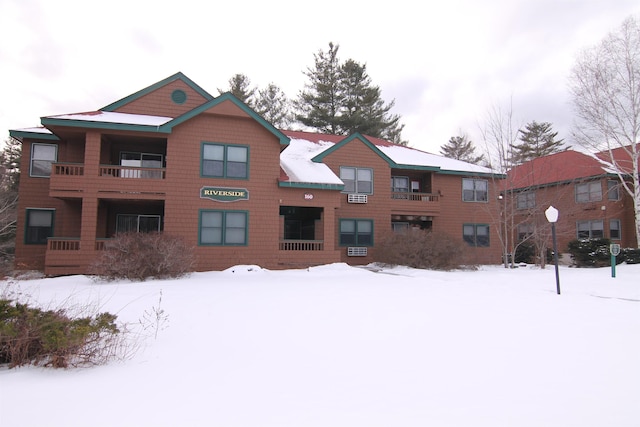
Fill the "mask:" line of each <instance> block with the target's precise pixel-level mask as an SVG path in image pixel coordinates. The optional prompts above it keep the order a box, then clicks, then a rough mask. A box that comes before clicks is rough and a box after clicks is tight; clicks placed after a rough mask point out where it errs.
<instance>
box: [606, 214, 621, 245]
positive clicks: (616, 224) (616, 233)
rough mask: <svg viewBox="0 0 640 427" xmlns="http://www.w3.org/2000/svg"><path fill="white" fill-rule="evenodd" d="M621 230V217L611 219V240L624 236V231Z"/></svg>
mask: <svg viewBox="0 0 640 427" xmlns="http://www.w3.org/2000/svg"><path fill="white" fill-rule="evenodd" d="M620 230H621V229H620V220H619V219H612V220H610V221H609V238H610V239H611V240H620V239H621V238H622V233H621V231H620Z"/></svg>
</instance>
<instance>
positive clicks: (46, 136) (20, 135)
mask: <svg viewBox="0 0 640 427" xmlns="http://www.w3.org/2000/svg"><path fill="white" fill-rule="evenodd" d="M9 136H11V137H12V138H15V139H19V140H22V139H24V138H27V139H39V140H46V141H60V138H58V137H57V136H55V135H54V134H52V133H42V132H31V131H28V130H10V131H9Z"/></svg>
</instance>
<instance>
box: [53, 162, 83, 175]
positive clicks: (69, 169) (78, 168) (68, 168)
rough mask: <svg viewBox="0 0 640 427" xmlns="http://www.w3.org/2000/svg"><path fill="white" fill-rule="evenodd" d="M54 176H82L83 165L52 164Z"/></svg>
mask: <svg viewBox="0 0 640 427" xmlns="http://www.w3.org/2000/svg"><path fill="white" fill-rule="evenodd" d="M53 174H54V175H70V176H83V175H84V165H83V164H80V163H54V164H53Z"/></svg>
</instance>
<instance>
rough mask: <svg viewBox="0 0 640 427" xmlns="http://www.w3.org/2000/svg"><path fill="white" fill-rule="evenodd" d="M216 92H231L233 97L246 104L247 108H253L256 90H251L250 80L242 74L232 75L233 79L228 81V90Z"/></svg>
mask: <svg viewBox="0 0 640 427" xmlns="http://www.w3.org/2000/svg"><path fill="white" fill-rule="evenodd" d="M218 92H220V93H221V94H222V93H224V92H231V94H232V95H233V96H235V97H236V98H238V99H239V100H240V101H242V102H244V103H245V104H247V105H248V106H249V107H252V108H253V106H254V96H255V94H256V89H255V88H251V80H250V79H249V77H247V76H246V75H244V74H240V73H239V74H234V75H233V77H231V78H230V79H229V89H228V90H224V89H218Z"/></svg>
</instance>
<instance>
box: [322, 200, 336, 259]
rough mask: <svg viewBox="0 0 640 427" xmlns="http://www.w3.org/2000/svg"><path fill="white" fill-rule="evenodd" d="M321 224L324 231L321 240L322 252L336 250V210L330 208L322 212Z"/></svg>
mask: <svg viewBox="0 0 640 427" xmlns="http://www.w3.org/2000/svg"><path fill="white" fill-rule="evenodd" d="M322 222H323V223H324V230H323V236H322V238H323V239H322V240H323V241H324V250H325V251H332V250H335V248H336V234H337V231H336V210H335V209H334V208H332V207H331V206H329V207H327V208H325V209H323V210H322Z"/></svg>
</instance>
